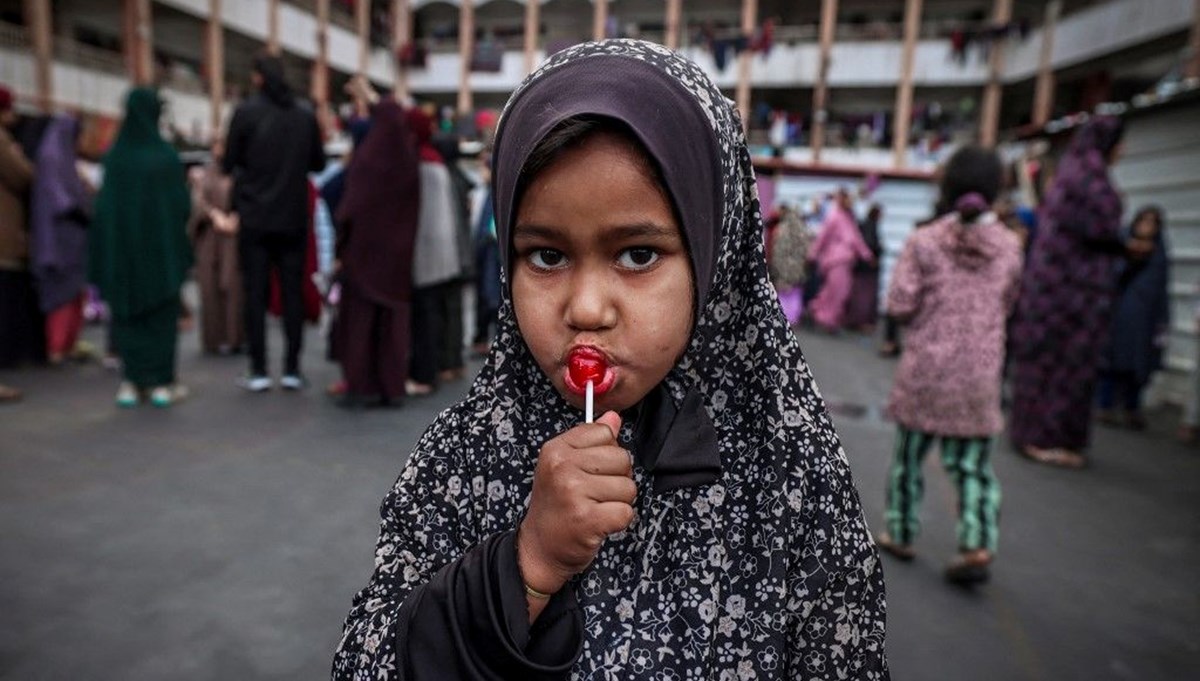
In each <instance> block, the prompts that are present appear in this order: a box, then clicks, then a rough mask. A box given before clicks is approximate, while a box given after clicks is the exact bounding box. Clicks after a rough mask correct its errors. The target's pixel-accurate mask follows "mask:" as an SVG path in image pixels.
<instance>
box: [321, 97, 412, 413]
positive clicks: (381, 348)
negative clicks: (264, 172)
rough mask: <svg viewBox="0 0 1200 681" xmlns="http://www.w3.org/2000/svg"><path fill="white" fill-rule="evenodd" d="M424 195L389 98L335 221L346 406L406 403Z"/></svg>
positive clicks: (360, 151)
mask: <svg viewBox="0 0 1200 681" xmlns="http://www.w3.org/2000/svg"><path fill="white" fill-rule="evenodd" d="M420 193H421V186H420V174H419V170H418V155H417V146H416V140H415V139H414V137H413V135H412V133H411V131H410V130H409V127H408V124H407V122H406V119H405V116H404V112H403V110H402V109H401V108H400V105H399V104H397V103H396V102H394V101H392V100H390V99H386V98H385V99H383V100H381V101H380V102H379V103H378V104H376V105H375V107H374V108H373V110H372V112H371V131H370V133H368V134H367V136H366V138H364V140H363V142H362V145H361V146H359V147H357V148H356V149H355V151H354V157H353V159H352V160H351V161H350V167H349V168H348V169H347V170H346V194H345V196H344V197H343V198H342V203H341V205H340V206H339V207H338V212H337V215H336V216H335V217H336V223H337V230H338V238H337V253H338V260H339V262H340V263H341V280H342V296H341V301H340V303H339V309H338V336H339V338H338V343H339V348H340V351H339V355H340V359H341V363H342V371H343V373H344V375H345V378H346V388H347V391H346V394H345V395H344V396H343V400H344V404H345V405H346V406H366V405H375V404H378V405H388V404H393V403H398V402H399V400H401V399H402V398H403V397H404V382H405V381H406V380H407V379H408V368H409V353H410V345H411V326H410V324H411V322H410V320H411V316H410V315H411V305H412V281H413V278H412V259H413V244H414V242H415V240H416V234H417V217H418V213H419V210H420Z"/></svg>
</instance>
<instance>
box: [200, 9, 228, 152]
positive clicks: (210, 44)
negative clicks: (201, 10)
mask: <svg viewBox="0 0 1200 681" xmlns="http://www.w3.org/2000/svg"><path fill="white" fill-rule="evenodd" d="M204 37H205V42H204V55H205V57H207V61H208V99H209V102H210V104H211V106H212V119H211V121H210V123H211V126H212V128H211V129H212V137H213V139H219V138H220V137H221V112H222V108H223V107H224V105H225V28H224V25H223V24H222V22H221V0H208V25H207V26H206V27H205V36H204Z"/></svg>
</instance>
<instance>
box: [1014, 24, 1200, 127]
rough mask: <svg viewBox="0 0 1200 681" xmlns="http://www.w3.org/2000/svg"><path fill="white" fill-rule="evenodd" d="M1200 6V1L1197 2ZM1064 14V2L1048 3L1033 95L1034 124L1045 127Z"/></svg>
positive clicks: (1051, 111)
mask: <svg viewBox="0 0 1200 681" xmlns="http://www.w3.org/2000/svg"><path fill="white" fill-rule="evenodd" d="M1197 6H1200V0H1197ZM1061 12H1062V0H1051V1H1050V2H1048V3H1046V20H1045V22H1044V23H1043V24H1042V53H1041V55H1040V57H1039V59H1038V75H1037V85H1036V86H1035V92H1034V95H1033V124H1034V125H1045V124H1046V122H1047V121H1049V120H1050V117H1051V116H1052V115H1054V85H1055V78H1054V66H1053V65H1052V64H1053V61H1052V60H1053V57H1054V30H1055V28H1056V27H1057V26H1058V15H1059V14H1060V13H1061Z"/></svg>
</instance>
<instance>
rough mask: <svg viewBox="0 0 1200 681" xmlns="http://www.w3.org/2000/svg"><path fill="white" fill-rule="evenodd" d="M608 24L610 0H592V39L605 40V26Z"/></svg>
mask: <svg viewBox="0 0 1200 681" xmlns="http://www.w3.org/2000/svg"><path fill="white" fill-rule="evenodd" d="M607 24H608V0H592V40H595V41H600V40H604V27H605V26H606V25H607Z"/></svg>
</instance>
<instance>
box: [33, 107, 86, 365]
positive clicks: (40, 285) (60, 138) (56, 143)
mask: <svg viewBox="0 0 1200 681" xmlns="http://www.w3.org/2000/svg"><path fill="white" fill-rule="evenodd" d="M78 136H79V123H78V122H77V121H76V120H75V119H74V118H70V117H67V116H55V117H54V118H52V119H51V120H50V123H49V125H47V126H46V133H45V135H44V136H43V138H42V142H41V144H40V145H39V146H38V152H37V158H36V167H37V173H36V175H35V178H34V182H33V192H32V201H31V206H30V216H29V217H30V219H29V225H30V232H31V245H30V260H31V265H32V270H33V276H34V281H35V282H36V286H37V292H38V302H39V304H40V305H41V308H42V312H44V313H45V314H46V354H47V356H48V357H49V359H50V362H51V363H58V362H61V361H62V360H63V358H64V357H65V356H66V355H67V354H68V353H70V352H71V350H72V349H73V348H74V347H75V342H76V341H77V340H78V339H79V332H80V330H81V329H82V326H83V290H84V286H85V284H86V283H87V252H88V247H87V224H88V222H89V220H90V217H89V213H90V212H91V196H90V195H89V193H88V191H87V188H86V187H85V186H84V184H83V180H81V179H80V177H79V172H78V171H77V170H76V169H75V142H76V139H77V138H78Z"/></svg>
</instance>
